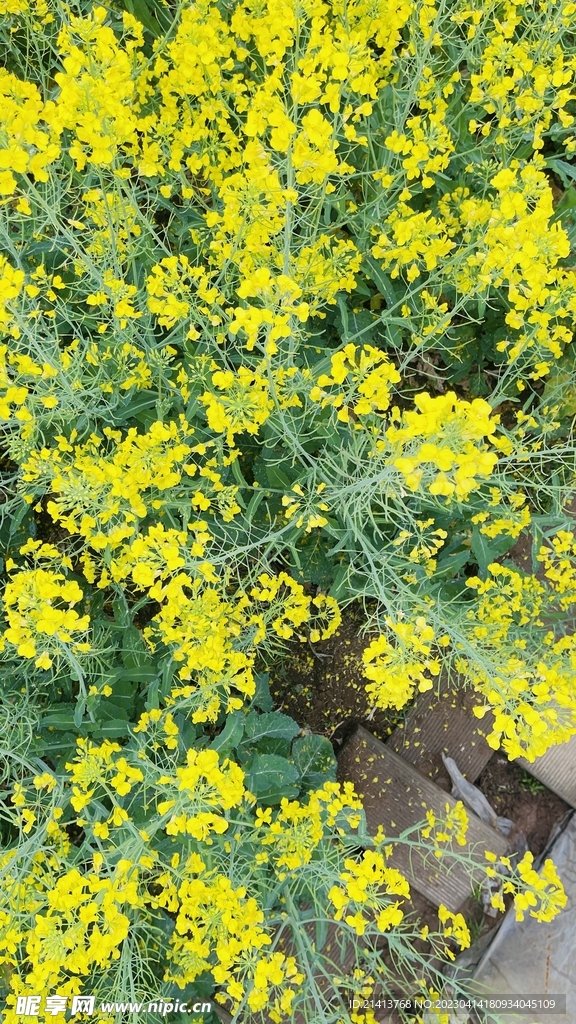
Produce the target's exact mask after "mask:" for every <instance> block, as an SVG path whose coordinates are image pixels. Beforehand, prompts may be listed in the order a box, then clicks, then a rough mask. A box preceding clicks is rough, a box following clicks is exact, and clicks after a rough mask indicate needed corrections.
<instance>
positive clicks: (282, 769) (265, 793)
mask: <svg viewBox="0 0 576 1024" xmlns="http://www.w3.org/2000/svg"><path fill="white" fill-rule="evenodd" d="M244 771H245V773H246V786H247V788H248V790H249V791H250V792H251V793H253V794H254V796H255V797H257V798H258V801H259V802H260V803H265V804H279V803H280V801H281V800H282V799H283V797H287V798H294V797H295V796H298V791H299V790H298V785H297V783H298V770H297V769H296V768H295V767H294V765H293V764H290V761H288V760H287V759H286V758H285V757H279V756H278V755H277V754H257V753H254V754H253V755H252V757H251V758H250V761H249V762H248V764H247V765H246V766H245V769H244Z"/></svg>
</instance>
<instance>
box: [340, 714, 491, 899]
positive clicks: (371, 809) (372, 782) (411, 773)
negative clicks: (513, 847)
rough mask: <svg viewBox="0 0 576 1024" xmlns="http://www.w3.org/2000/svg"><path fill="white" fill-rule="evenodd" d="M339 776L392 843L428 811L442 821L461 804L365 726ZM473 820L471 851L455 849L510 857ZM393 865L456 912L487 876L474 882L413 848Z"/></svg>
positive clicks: (451, 864)
mask: <svg viewBox="0 0 576 1024" xmlns="http://www.w3.org/2000/svg"><path fill="white" fill-rule="evenodd" d="M339 776H340V778H341V779H343V780H349V781H351V782H353V783H354V785H355V786H356V789H357V791H358V792H359V794H360V795H361V796H362V799H363V802H364V810H365V812H366V819H367V823H368V827H369V829H370V831H371V832H372V833H375V832H376V830H377V829H378V827H379V826H382V827H383V829H384V832H385V834H386V835H387V836H390V837H391V838H393V837H395V836H399V835H400V834H401V833H402V832H404V831H405V830H406V829H409V828H411V827H413V826H414V825H416V824H417V823H418V822H420V821H422V820H423V819H424V818H425V815H426V811H427V810H432V811H433V812H434V814H435V815H436V816H437V817H439V818H440V817H443V816H445V814H446V805H447V804H448V806H449V807H450V808H453V807H454V806H455V804H456V801H455V800H454V799H453V797H451V796H450V795H449V794H448V793H446V792H444V791H443V790H441V789H440V788H439V787H438V786H437V785H436V784H435V783H434V782H432V781H431V780H430V779H429V778H427V777H426V776H425V775H422V773H421V772H419V771H418V770H417V769H416V768H414V766H413V765H411V764H409V763H408V762H406V761H404V759H403V758H401V757H399V756H398V754H396V753H394V751H393V750H391V749H390V748H389V747H388V746H387V745H386V744H384V743H382V742H381V741H380V740H378V739H376V737H375V736H372V734H371V733H369V732H368V731H367V730H366V729H364V728H362V727H361V726H360V727H358V729H357V730H356V732H355V733H353V735H352V736H351V738H350V739H349V740H348V742H347V743H346V744H345V746H344V747H343V748H342V750H341V752H340V756H339ZM468 818H469V825H468V845H467V846H466V847H454V848H455V849H457V850H460V851H461V852H463V853H466V852H469V851H470V852H471V851H474V852H475V853H476V856H477V857H478V859H479V860H480V861H483V858H484V852H485V851H486V850H492V851H493V852H494V853H496V854H497V855H498V856H502V855H503V854H505V853H506V850H507V842H506V840H505V838H504V837H503V836H502V835H500V833H499V832H496V831H495V830H494V829H492V828H490V826H489V825H486V824H484V822H483V821H480V819H479V818H477V817H476V815H474V814H472V813H471V812H468ZM392 863H394V865H395V866H396V867H398V868H399V869H400V870H401V871H402V872H403V873H404V874H405V875H406V877H407V878H408V880H409V881H410V883H411V884H412V885H413V886H414V888H415V889H416V890H417V891H418V892H420V893H421V894H422V895H423V896H426V898H427V899H429V900H430V901H431V902H432V903H433V904H435V906H439V905H440V904H441V903H443V904H444V906H446V907H448V909H449V910H451V911H452V912H455V911H457V910H458V908H459V907H460V906H461V905H462V903H464V901H465V900H466V899H467V898H468V897H469V896H470V895H471V893H472V891H473V888H474V886H475V884H477V882H478V881H480V879H481V877H482V874H483V873H482V871H481V869H480V870H479V871H477V872H475V873H473V874H472V876H471V875H470V874H469V873H468V871H467V870H466V869H465V868H464V867H463V866H462V865H461V864H458V863H457V862H455V861H452V858H449V857H447V856H445V857H443V858H441V859H438V858H436V857H435V856H434V855H433V854H432V853H426V854H425V853H423V852H421V851H419V850H416V849H409V848H407V847H397V848H396V849H395V851H394V854H393V860H392Z"/></svg>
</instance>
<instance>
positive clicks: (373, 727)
mask: <svg viewBox="0 0 576 1024" xmlns="http://www.w3.org/2000/svg"><path fill="white" fill-rule="evenodd" d="M364 621H365V615H364V612H363V610H362V608H359V607H357V606H354V605H351V606H349V607H348V608H347V609H346V610H345V612H344V614H343V617H342V625H341V626H340V628H339V630H338V632H337V633H336V634H335V635H334V636H333V637H331V638H330V639H329V640H325V641H323V642H322V643H318V644H314V645H313V646H312V645H307V644H297V645H293V646H290V647H289V648H288V649H287V651H286V654H285V655H284V656H283V657H282V659H281V660H279V661H277V662H276V663H275V664H274V665H272V666H270V667H269V670H270V690H271V693H272V696H273V699H274V705H275V707H276V710H278V711H283V712H284V713H285V714H287V715H291V716H292V718H294V719H295V720H296V721H297V722H298V723H299V724H300V725H301V726H302V727H303V728H305V729H310V730H311V732H315V733H320V734H321V735H323V736H327V737H328V738H329V739H330V740H331V741H332V742H333V744H334V746H335V748H336V749H339V747H340V746H341V745H342V741H343V740H344V739H345V738H347V736H348V735H349V733H350V732H352V731H353V729H354V728H355V727H356V726H357V725H364V726H365V727H366V728H367V729H369V730H370V732H372V733H373V734H374V735H375V736H377V737H378V738H379V739H382V740H386V739H387V737H388V736H389V735H390V733H391V732H392V731H393V729H394V728H395V726H396V725H397V724H398V722H401V721H403V720H404V711H402V712H394V711H388V712H382V711H376V712H375V713H374V715H373V716H372V717H370V707H369V702H368V699H367V696H366V691H365V680H364V677H363V674H362V652H363V651H364V648H365V647H367V645H368V644H369V642H370V637H369V636H367V635H364V636H362V635H361V630H362V625H363V623H364Z"/></svg>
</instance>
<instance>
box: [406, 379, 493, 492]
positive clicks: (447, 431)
mask: <svg viewBox="0 0 576 1024" xmlns="http://www.w3.org/2000/svg"><path fill="white" fill-rule="evenodd" d="M414 405H415V406H416V410H417V411H416V410H415V411H414V412H412V411H410V410H409V411H407V412H405V413H403V415H402V422H401V425H400V426H398V427H396V426H390V427H388V429H387V431H386V440H387V441H388V442H389V444H390V445H391V446H392V448H393V450H394V452H395V453H396V452H398V453H401V454H398V455H396V457H395V458H394V466H396V468H397V469H399V470H400V472H401V473H402V476H403V477H404V480H405V482H406V486H407V487H409V488H410V490H412V491H416V490H417V489H418V488H419V487H420V485H421V484H422V483H426V482H427V481H428V480H429V479H430V483H428V485H427V490H428V491H429V493H430V494H434V495H438V496H442V497H446V498H447V499H448V500H450V499H451V498H452V497H455V498H456V499H458V500H460V501H462V500H464V499H466V498H467V497H468V495H469V494H470V493H471V492H472V491H474V490H477V488H478V487H479V486H480V482H481V481H480V480H479V479H478V478H482V477H488V476H490V474H491V473H492V470H493V469H494V467H495V465H496V463H497V461H498V456H497V454H496V452H495V451H493V450H490V449H488V447H487V445H486V441H485V439H487V440H488V441H489V442H491V444H492V445H496V446H499V447H504V442H505V441H506V440H507V439H506V438H502V439H499V438H496V436H495V431H496V427H497V425H498V419H497V417H493V416H492V409H491V408H490V406H489V404H488V403H487V402H485V401H484V400H483V399H481V398H475V399H474V400H473V401H472V402H464V401H462V400H461V399H459V398H457V397H456V395H455V394H454V392H448V393H447V394H445V395H439V396H438V397H437V398H431V396H430V395H428V394H426V393H422V394H420V395H416V397H415V399H414Z"/></svg>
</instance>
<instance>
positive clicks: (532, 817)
mask: <svg viewBox="0 0 576 1024" xmlns="http://www.w3.org/2000/svg"><path fill="white" fill-rule="evenodd" d="M476 785H477V786H478V787H479V789H481V790H482V792H483V793H484V795H485V796H486V797H487V799H488V800H489V801H490V803H491V804H492V807H493V808H494V810H495V811H496V813H497V814H499V815H501V816H502V817H504V818H510V819H511V820H512V821H513V822H514V823H515V825H516V827H517V828H518V829H521V831H522V832H523V833H524V835H525V837H526V842H527V843H528V848H529V849H530V850H531V851H532V853H533V854H534V856H536V857H537V856H538V854H540V853H542V851H543V849H544V847H545V846H546V842H547V840H548V838H549V836H550V833H551V831H552V828H553V826H554V825H555V824H556V823H557V822H559V821H561V819H562V818H563V817H564V815H565V814H567V813H568V812H569V811H570V807H569V805H568V804H567V803H566V802H565V801H564V800H562V799H561V798H560V797H559V796H556V794H555V793H552V792H551V791H550V790H549V789H547V788H546V786H543V785H542V783H541V782H538V781H537V780H536V779H534V778H532V776H531V775H529V773H528V772H527V771H525V770H524V768H521V767H520V765H518V764H514V762H513V761H508V759H507V758H506V757H504V756H503V755H502V754H501V753H499V752H498V751H496V753H495V754H494V755H493V756H492V757H491V758H490V761H489V762H488V764H487V765H486V767H485V769H484V771H483V772H482V774H481V775H480V778H479V779H477V781H476Z"/></svg>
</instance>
